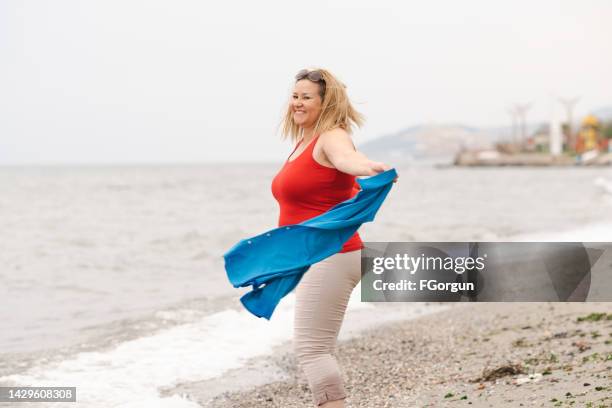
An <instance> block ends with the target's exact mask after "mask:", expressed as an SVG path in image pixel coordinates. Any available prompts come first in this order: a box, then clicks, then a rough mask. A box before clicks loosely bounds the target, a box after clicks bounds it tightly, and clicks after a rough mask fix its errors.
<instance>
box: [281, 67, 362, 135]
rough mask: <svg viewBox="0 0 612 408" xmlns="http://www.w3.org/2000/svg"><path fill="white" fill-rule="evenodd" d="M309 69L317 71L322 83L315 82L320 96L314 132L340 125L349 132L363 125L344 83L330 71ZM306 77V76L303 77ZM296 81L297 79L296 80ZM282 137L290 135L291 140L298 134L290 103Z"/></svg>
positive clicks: (283, 124) (360, 115) (298, 128)
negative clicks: (319, 106) (319, 110)
mask: <svg viewBox="0 0 612 408" xmlns="http://www.w3.org/2000/svg"><path fill="white" fill-rule="evenodd" d="M309 71H319V72H320V73H321V77H322V79H323V81H324V82H325V83H324V84H322V83H320V82H315V83H316V84H317V85H319V96H320V97H321V113H320V114H319V117H318V118H317V123H316V124H315V128H314V134H319V133H322V132H325V131H328V130H331V129H335V128H337V127H340V128H342V129H344V130H346V131H347V132H348V133H349V134H351V133H352V127H353V126H357V127H361V126H363V122H364V120H365V118H364V116H363V115H362V114H361V113H359V112H357V111H356V110H355V108H353V105H351V102H350V101H349V98H348V95H347V93H346V85H344V84H343V83H342V82H340V80H338V79H337V78H336V77H335V76H334V75H333V74H332V73H331V72H329V71H327V70H325V69H317V68H315V69H309ZM305 79H308V78H305ZM296 82H297V80H296ZM282 126H283V131H282V137H283V139H286V138H287V136H291V140H292V141H296V140H297V139H298V137H299V136H300V126H298V125H297V124H296V123H295V122H294V121H293V111H292V109H291V103H288V104H287V111H286V113H285V116H284V118H283V121H282Z"/></svg>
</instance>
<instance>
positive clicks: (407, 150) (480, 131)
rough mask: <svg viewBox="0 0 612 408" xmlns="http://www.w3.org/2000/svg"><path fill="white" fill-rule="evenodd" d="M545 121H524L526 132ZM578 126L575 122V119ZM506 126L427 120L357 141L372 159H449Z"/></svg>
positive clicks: (485, 145)
mask: <svg viewBox="0 0 612 408" xmlns="http://www.w3.org/2000/svg"><path fill="white" fill-rule="evenodd" d="M592 113H593V114H594V115H595V116H597V117H598V118H600V119H602V120H604V121H607V120H612V106H607V107H603V108H600V109H597V110H594V111H593V112H592ZM543 125H548V124H547V123H546V122H533V123H528V124H527V129H526V130H527V134H529V135H531V134H533V133H534V132H535V131H536V130H537V129H540V128H541V127H542V126H543ZM576 126H579V123H576ZM511 134H512V128H511V127H510V126H497V127H487V128H477V127H472V126H466V125H463V124H430V125H421V126H412V127H408V128H405V129H402V130H400V131H398V132H396V133H392V134H388V135H384V136H380V137H378V138H376V139H374V140H371V141H369V142H365V143H363V144H360V145H359V150H360V151H362V152H363V153H365V154H366V155H367V156H368V157H372V159H374V160H381V161H387V162H389V163H394V164H400V163H402V162H412V163H415V162H417V163H431V162H433V163H450V162H452V161H453V160H454V157H455V155H456V154H457V152H459V151H460V150H461V149H462V148H465V149H490V148H493V147H494V146H495V143H496V142H498V141H500V140H509V139H510V137H511Z"/></svg>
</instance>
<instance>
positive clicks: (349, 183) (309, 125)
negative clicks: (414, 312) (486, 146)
mask: <svg viewBox="0 0 612 408" xmlns="http://www.w3.org/2000/svg"><path fill="white" fill-rule="evenodd" d="M295 79H296V82H295V85H294V88H293V94H292V96H291V100H290V102H289V105H288V107H287V112H286V115H285V118H284V121H283V135H284V136H285V137H287V136H291V138H292V140H293V141H294V142H297V143H296V146H295V148H294V150H293V152H292V153H291V154H290V155H289V157H288V159H287V161H286V162H285V164H284V166H283V167H282V168H281V170H280V171H279V173H278V174H277V175H276V177H275V178H274V180H273V182H272V193H273V194H274V197H275V198H276V199H277V201H278V202H279V205H280V217H279V226H283V225H289V224H298V223H300V222H302V221H304V220H307V219H309V218H312V217H315V216H317V215H320V214H322V213H324V212H325V211H327V210H329V209H330V208H331V207H333V206H334V205H336V204H338V203H340V202H342V201H345V200H347V199H349V198H351V197H352V196H353V195H355V194H356V193H357V191H358V190H357V188H356V187H355V186H357V184H356V183H355V176H373V175H376V174H378V173H381V172H383V171H386V170H388V169H390V167H389V166H387V165H386V164H384V163H380V162H375V161H372V160H369V159H368V158H367V157H366V156H365V155H364V154H362V153H360V152H358V151H356V150H355V148H354V146H353V142H352V140H351V136H350V133H351V130H352V129H351V128H352V126H353V125H357V126H360V125H361V124H362V123H363V117H362V115H361V114H360V113H358V112H357V111H356V110H355V109H354V108H353V106H352V105H351V103H350V101H349V99H348V96H347V94H346V90H345V88H346V87H345V86H344V85H343V84H342V83H341V82H340V81H339V80H338V79H336V78H335V77H334V76H333V75H332V74H331V73H330V72H329V71H327V70H324V69H315V70H302V71H300V72H299V73H298V74H297V75H296V77H295ZM362 247H363V244H362V241H361V239H360V237H359V234H358V233H355V234H354V235H353V236H352V237H351V238H349V240H348V241H347V242H346V243H345V244H344V246H343V247H342V250H341V251H340V252H339V253H337V254H335V255H332V256H331V257H329V258H326V259H325V260H323V261H321V262H319V263H316V264H314V265H312V266H311V267H310V269H309V270H308V272H306V274H304V276H303V277H302V279H301V281H300V283H299V284H298V286H297V287H296V289H295V294H296V304H295V319H294V350H295V353H296V357H297V361H298V364H299V366H300V367H301V369H303V370H304V373H305V375H306V378H307V380H308V384H309V386H310V389H311V391H312V395H313V400H314V402H315V405H316V406H323V407H325V408H335V407H344V398H346V396H347V394H346V391H345V389H344V384H343V380H342V376H341V373H340V369H339V367H338V364H337V363H336V360H335V359H334V357H333V356H332V352H333V350H334V347H335V345H336V339H337V337H338V332H339V330H340V326H341V325H342V321H343V318H344V312H345V310H346V305H347V303H348V300H349V297H350V295H351V292H352V291H353V288H354V287H355V286H356V285H357V283H358V282H359V280H360V279H361V248H362Z"/></svg>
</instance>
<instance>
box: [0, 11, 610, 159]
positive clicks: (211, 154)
mask: <svg viewBox="0 0 612 408" xmlns="http://www.w3.org/2000/svg"><path fill="white" fill-rule="evenodd" d="M610 39H612V2H611V1H609V0H600V1H594V0H583V1H577V0H576V1H559V0H538V1H516V0H514V1H490V0H474V1H456V0H454V1H453V0H448V1H435V0H434V1H427V2H425V1H412V2H408V1H381V0H377V1H367V2H364V1H355V0H351V1H337V2H333V1H307V2H305V1H299V2H293V1H287V0H284V1H261V2H258V1H252V0H251V1H248V0H240V1H232V0H230V1H218V2H212V1H202V0H197V1H196V0H194V1H169V0H168V1H154V0H146V1H132V0H121V1H111V0H104V1H102V0H100V1H82V0H74V1H65V0H57V1H42V0H41V1H24V0H15V1H12V0H0V52H1V56H0V58H1V59H0V164H15V163H125V162H135V163H141V162H204V161H230V160H235V161H270V160H282V159H284V158H285V157H286V156H287V155H288V153H289V152H288V150H289V145H288V143H287V142H285V143H283V142H281V141H280V137H279V132H278V124H279V121H280V119H281V115H282V112H283V109H284V104H285V103H286V101H287V98H288V95H289V92H290V90H291V86H292V84H293V82H292V78H293V76H294V74H295V73H296V72H297V71H298V70H299V69H301V68H303V67H306V66H321V67H325V68H328V69H330V70H331V71H332V72H334V73H335V74H337V75H338V76H339V77H340V79H341V80H343V81H344V82H345V83H346V84H347V85H348V91H349V94H350V96H351V98H352V100H353V101H354V103H355V105H356V107H357V109H359V110H360V111H361V112H362V113H364V114H365V116H366V118H367V124H366V126H365V127H364V128H363V129H361V130H360V131H358V132H357V133H356V134H355V141H356V142H357V143H361V142H363V141H366V140H370V139H372V138H375V137H377V136H381V135H384V134H386V133H390V132H395V131H397V130H399V129H402V128H404V127H407V126H412V125H416V124H422V123H446V122H453V123H462V124H467V125H473V126H489V125H506V124H508V123H509V122H510V119H509V116H508V113H507V112H506V109H507V107H508V106H509V105H510V104H512V103H516V102H531V103H533V108H532V110H531V111H530V112H529V116H528V119H529V120H545V119H547V118H548V117H549V113H550V109H551V97H550V95H551V94H558V95H562V96H566V97H570V96H578V95H579V96H581V100H580V102H579V104H578V105H577V114H578V115H582V114H585V113H587V112H588V111H590V110H592V109H597V108H600V107H603V106H610V105H612V92H610V90H611V89H612V81H611V77H612V74H611V73H612V52H610V51H611V44H610Z"/></svg>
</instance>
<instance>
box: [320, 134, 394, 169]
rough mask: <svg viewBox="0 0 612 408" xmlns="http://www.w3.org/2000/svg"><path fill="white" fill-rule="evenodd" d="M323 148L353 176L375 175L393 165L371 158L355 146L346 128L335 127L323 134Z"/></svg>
mask: <svg viewBox="0 0 612 408" xmlns="http://www.w3.org/2000/svg"><path fill="white" fill-rule="evenodd" d="M321 137H322V138H323V141H322V142H323V143H322V148H323V152H324V153H325V155H326V156H327V159H328V160H329V161H330V162H331V163H332V164H333V165H334V167H335V168H336V169H338V170H340V171H341V172H343V173H346V174H351V175H353V176H374V175H376V174H378V173H382V172H383V171H386V170H389V169H390V168H391V167H390V166H388V165H386V164H385V163H381V162H377V161H373V160H370V159H368V158H367V157H366V155H365V154H363V153H361V152H359V151H357V150H356V149H355V147H354V146H353V141H352V140H351V136H350V135H349V134H348V132H347V131H346V130H344V129H340V128H337V129H333V130H331V131H328V132H325V133H323V134H322V135H321Z"/></svg>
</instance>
